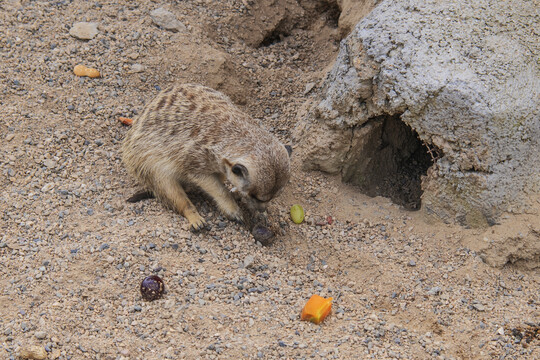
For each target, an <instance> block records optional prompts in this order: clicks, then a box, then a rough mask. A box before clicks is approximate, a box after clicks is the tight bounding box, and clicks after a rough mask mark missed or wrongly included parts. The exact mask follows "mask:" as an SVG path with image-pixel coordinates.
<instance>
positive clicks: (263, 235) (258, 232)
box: [251, 225, 275, 246]
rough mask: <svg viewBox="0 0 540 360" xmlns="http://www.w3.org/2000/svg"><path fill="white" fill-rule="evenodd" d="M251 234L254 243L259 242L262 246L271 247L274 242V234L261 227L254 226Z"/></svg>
mask: <svg viewBox="0 0 540 360" xmlns="http://www.w3.org/2000/svg"><path fill="white" fill-rule="evenodd" d="M251 234H252V235H253V238H254V239H255V241H258V242H260V243H261V244H262V245H264V246H268V245H271V244H272V243H273V242H274V236H275V235H274V233H273V232H272V231H271V230H270V229H268V228H267V227H266V226H263V225H255V226H254V227H253V229H252V230H251Z"/></svg>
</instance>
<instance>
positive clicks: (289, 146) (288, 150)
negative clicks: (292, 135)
mask: <svg viewBox="0 0 540 360" xmlns="http://www.w3.org/2000/svg"><path fill="white" fill-rule="evenodd" d="M285 149H287V154H289V157H291V154H292V146H291V145H285Z"/></svg>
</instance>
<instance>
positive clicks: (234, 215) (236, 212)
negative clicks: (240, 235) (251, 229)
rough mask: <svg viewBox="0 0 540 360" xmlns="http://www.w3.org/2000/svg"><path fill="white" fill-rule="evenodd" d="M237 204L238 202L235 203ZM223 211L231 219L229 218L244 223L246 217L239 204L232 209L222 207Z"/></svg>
mask: <svg viewBox="0 0 540 360" xmlns="http://www.w3.org/2000/svg"><path fill="white" fill-rule="evenodd" d="M235 205H236V204H235ZM221 211H222V212H223V214H224V215H225V216H226V217H227V218H228V219H229V220H232V221H236V222H238V223H240V224H243V223H244V217H243V216H242V211H241V210H240V208H239V207H238V205H237V206H236V208H234V209H231V210H225V209H221Z"/></svg>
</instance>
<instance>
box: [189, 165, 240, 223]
mask: <svg viewBox="0 0 540 360" xmlns="http://www.w3.org/2000/svg"><path fill="white" fill-rule="evenodd" d="M190 180H191V181H192V182H193V183H194V184H195V185H197V186H199V187H200V188H201V189H202V190H203V191H204V192H206V193H207V194H208V195H210V197H212V198H213V199H214V201H215V202H216V204H217V206H218V208H219V210H221V212H222V213H223V214H224V215H225V216H226V217H228V218H229V219H231V220H234V221H238V222H240V223H243V222H244V218H243V217H242V211H241V210H240V207H239V206H238V204H237V203H236V201H235V200H234V198H233V196H232V194H231V192H230V191H229V190H228V189H227V188H226V187H225V185H224V184H223V182H222V181H221V179H220V177H219V175H208V176H198V177H196V178H193V179H190Z"/></svg>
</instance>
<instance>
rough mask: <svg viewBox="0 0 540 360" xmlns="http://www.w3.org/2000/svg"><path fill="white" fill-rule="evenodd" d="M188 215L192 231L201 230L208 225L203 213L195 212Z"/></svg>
mask: <svg viewBox="0 0 540 360" xmlns="http://www.w3.org/2000/svg"><path fill="white" fill-rule="evenodd" d="M186 217H187V220H188V221H189V226H190V228H191V230H192V231H200V230H202V229H204V228H205V227H206V221H205V220H204V218H203V217H202V216H201V215H199V214H197V213H195V214H192V215H190V216H186Z"/></svg>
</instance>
